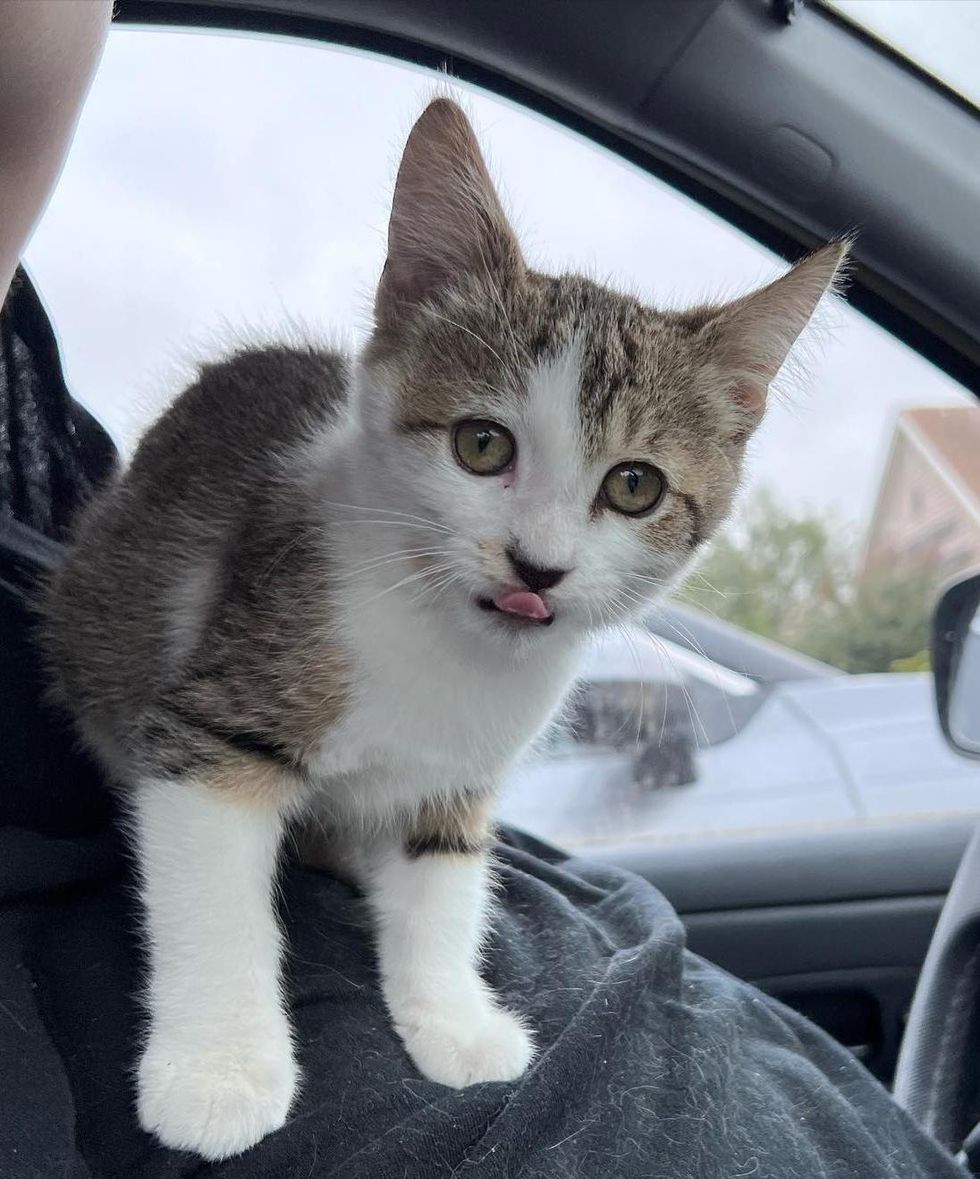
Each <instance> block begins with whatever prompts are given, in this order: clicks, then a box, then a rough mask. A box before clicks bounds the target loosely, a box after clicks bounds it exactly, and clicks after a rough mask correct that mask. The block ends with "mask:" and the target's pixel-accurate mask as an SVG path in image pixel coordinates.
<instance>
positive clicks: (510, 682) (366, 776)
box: [318, 594, 579, 818]
mask: <svg viewBox="0 0 980 1179" xmlns="http://www.w3.org/2000/svg"><path fill="white" fill-rule="evenodd" d="M393 599H394V600H393ZM474 608H475V607H474ZM344 630H345V632H346V634H347V640H348V643H349V644H350V646H351V649H352V651H353V652H355V653H356V662H357V682H356V684H355V689H354V696H353V700H352V703H351V706H350V708H349V709H348V710H347V711H346V713H345V715H344V717H343V719H342V721H341V722H340V724H339V725H337V726H336V727H334V728H332V729H331V730H330V731H329V732H328V733H327V734H325V737H324V740H323V745H322V755H321V757H320V761H319V767H318V768H319V773H320V775H321V777H322V782H323V790H324V794H325V796H326V801H327V802H328V805H329V806H335V807H340V808H343V809H344V810H345V811H347V810H350V811H353V812H355V813H357V814H359V815H361V816H363V817H365V818H369V817H371V816H372V815H374V816H377V815H381V814H384V813H385V812H387V811H389V810H390V809H391V808H392V807H397V806H404V805H408V806H412V805H413V804H416V803H417V802H418V801H419V800H420V799H421V798H425V797H431V796H434V795H440V794H447V793H453V792H455V791H458V790H460V789H463V788H471V789H472V788H481V787H489V786H493V785H494V784H496V783H497V782H498V781H499V779H500V777H501V776H502V775H503V773H504V772H505V771H506V769H507V767H508V766H509V765H510V764H512V763H513V761H514V760H516V759H517V758H518V757H520V755H521V754H522V753H523V752H524V751H525V750H526V749H527V747H528V745H529V744H530V743H531V742H532V741H533V740H534V738H535V737H536V736H537V735H538V734H539V733H541V731H542V730H543V729H544V728H546V726H547V725H548V723H549V721H550V720H551V719H552V718H553V717H554V715H555V713H556V711H557V709H558V708H559V706H560V704H561V701H562V699H563V697H564V695H565V692H566V690H567V688H568V685H569V683H570V682H571V680H572V679H573V677H574V673H575V670H576V667H577V664H578V661H579V648H578V644H577V643H576V642H575V641H574V640H568V639H564V638H563V637H561V636H559V635H555V636H553V641H552V636H550V635H540V636H535V640H536V641H535V642H534V643H532V644H530V645H529V648H528V649H527V650H526V651H523V652H522V651H520V650H519V649H518V648H516V647H515V645H514V644H513V643H512V642H510V641H508V636H502V637H501V638H500V639H499V640H494V639H493V637H492V636H491V635H488V636H486V637H483V636H475V637H474V636H467V635H466V634H465V632H464V633H460V632H458V631H456V630H455V629H453V628H451V627H444V626H443V625H441V624H440V620H439V618H438V615H433V616H431V617H426V616H425V615H424V614H422V613H420V612H419V611H418V609H417V608H415V607H413V605H412V603H411V601H410V600H403V599H401V598H400V597H399V595H397V594H392V595H389V597H388V598H387V599H386V602H385V609H384V610H383V611H376V612H373V613H365V614H363V615H362V614H359V613H358V612H357V611H353V610H351V611H349V612H348V617H347V618H346V619H345V627H344Z"/></svg>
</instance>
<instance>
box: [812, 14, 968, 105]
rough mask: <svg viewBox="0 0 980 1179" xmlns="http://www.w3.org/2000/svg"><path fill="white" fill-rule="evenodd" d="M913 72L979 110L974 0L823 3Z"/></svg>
mask: <svg viewBox="0 0 980 1179" xmlns="http://www.w3.org/2000/svg"><path fill="white" fill-rule="evenodd" d="M824 3H825V4H826V5H827V7H828V8H832V9H834V10H835V11H836V12H839V13H840V14H841V16H844V17H846V18H847V20H849V21H851V22H852V23H853V24H856V25H859V26H860V27H861V28H863V29H864V30H865V31H866V32H868V33H871V34H872V36H874V37H876V38H877V39H878V40H879V41H881V42H883V43H884V44H885V45H887V46H888V47H889V48H890V49H893V50H894V51H895V52H896V53H899V54H901V56H902V57H905V58H907V59H908V60H909V61H911V62H913V63H914V64H915V65H916V66H918V67H919V69H921V70H923V71H924V72H925V73H927V74H931V75H932V76H933V77H934V78H936V79H937V80H938V81H940V82H942V83H943V85H945V86H948V87H949V89H950V90H955V91H956V93H957V94H959V95H960V97H961V98H965V99H966V100H967V101H968V102H970V103H972V104H973V105H974V106H980V70H978V69H977V60H978V58H980V2H978V0H929V3H928V4H910V3H907V2H906V0H902V2H899V0H824Z"/></svg>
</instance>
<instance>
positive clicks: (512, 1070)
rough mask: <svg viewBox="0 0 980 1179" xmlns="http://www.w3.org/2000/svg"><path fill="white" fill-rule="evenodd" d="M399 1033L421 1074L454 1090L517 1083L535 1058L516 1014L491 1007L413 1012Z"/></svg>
mask: <svg viewBox="0 0 980 1179" xmlns="http://www.w3.org/2000/svg"><path fill="white" fill-rule="evenodd" d="M398 1031H399V1033H400V1034H401V1037H402V1039H403V1040H404V1043H405V1047H406V1049H407V1050H408V1054H409V1056H411V1058H412V1060H413V1061H414V1062H415V1065H416V1067H417V1068H418V1070H419V1072H420V1073H422V1075H423V1076H425V1077H428V1078H429V1080H430V1081H438V1082H439V1083H440V1084H441V1085H449V1086H451V1087H452V1088H453V1089H463V1088H465V1087H466V1086H467V1085H477V1084H479V1083H480V1082H481V1081H513V1080H516V1078H517V1077H519V1076H520V1075H521V1074H522V1073H523V1072H524V1070H525V1069H526V1068H527V1066H528V1065H529V1064H530V1063H531V1060H532V1058H533V1056H534V1041H533V1040H532V1039H531V1037H530V1035H529V1034H528V1032H527V1031H526V1030H525V1028H524V1026H523V1025H522V1024H521V1022H520V1020H519V1019H518V1018H517V1016H516V1015H512V1014H511V1013H510V1012H509V1011H500V1010H498V1009H497V1008H495V1007H492V1006H491V1005H490V1004H489V1003H487V1004H486V1005H485V1006H483V1007H482V1009H481V1010H480V1011H478V1012H474V1011H472V1010H465V1011H458V1012H447V1011H438V1010H434V1009H429V1010H427V1011H419V1012H415V1013H413V1017H412V1018H411V1019H410V1020H406V1021H404V1022H399V1023H398Z"/></svg>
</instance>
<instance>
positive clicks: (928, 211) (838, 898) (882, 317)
mask: <svg viewBox="0 0 980 1179" xmlns="http://www.w3.org/2000/svg"><path fill="white" fill-rule="evenodd" d="M115 24H116V25H117V26H119V27H126V26H128V25H133V26H150V27H153V28H180V29H183V28H193V29H197V28H207V29H214V30H225V31H234V32H236V33H248V34H256V35H268V36H281V37H287V38H292V39H297V40H309V41H317V42H323V43H325V44H328V45H332V46H339V47H345V48H349V49H355V50H358V51H365V52H368V53H371V54H375V55H380V56H381V57H384V58H388V59H394V60H398V61H402V62H407V63H411V64H414V65H417V66H423V67H426V68H427V69H430V70H445V71H447V72H448V73H449V75H450V76H451V78H453V79H457V80H459V82H461V83H465V84H468V85H473V86H475V87H478V88H480V89H481V90H483V91H485V92H489V93H492V94H495V95H498V96H501V97H502V98H504V99H506V100H508V101H509V102H511V103H514V104H517V105H519V106H521V107H523V108H525V109H526V110H529V111H532V112H535V113H537V114H539V115H541V116H544V117H545V118H547V119H549V120H552V121H553V122H555V123H558V124H560V125H562V126H564V127H567V128H569V129H571V130H572V131H574V132H576V133H577V134H578V135H580V136H583V137H585V138H587V139H588V140H590V141H592V142H593V143H595V144H598V145H601V146H602V147H603V148H605V149H607V150H608V151H610V152H612V153H614V154H615V155H617V156H619V157H621V158H622V159H624V160H626V161H629V162H630V164H632V165H633V166H635V167H636V168H639V169H641V170H642V171H644V172H647V173H649V174H650V175H652V176H655V177H657V178H659V179H660V180H661V181H663V182H665V183H666V184H668V185H669V186H671V187H672V188H673V189H675V190H676V191H678V192H680V193H682V194H684V195H685V196H686V197H688V198H690V199H691V200H693V201H695V202H696V203H697V204H698V205H700V206H701V207H702V208H704V209H706V210H708V211H710V212H711V213H712V214H714V215H715V216H716V217H719V218H721V219H722V220H724V221H725V222H727V223H729V224H730V225H732V226H734V227H736V228H737V229H738V230H739V231H740V232H741V233H743V234H746V235H748V236H749V237H751V238H753V239H755V240H756V241H757V242H759V243H761V244H762V245H764V246H765V247H766V248H768V249H770V250H772V251H774V252H775V253H776V254H778V255H780V256H781V257H782V258H784V259H786V260H787V261H790V260H795V259H796V258H798V257H800V256H801V255H802V254H803V253H805V252H806V251H807V250H808V249H810V248H812V247H813V246H815V245H816V244H818V243H821V242H823V241H826V240H828V239H831V238H836V237H840V236H842V235H851V234H853V235H855V237H854V246H853V252H852V258H853V261H852V266H851V271H850V275H849V285H848V289H847V296H846V297H847V300H848V302H849V303H850V305H851V306H852V307H853V308H855V309H856V310H857V311H859V312H860V313H862V314H863V315H864V316H866V317H867V318H869V319H870V320H871V321H873V322H874V323H876V324H878V325H880V327H881V328H883V329H885V330H886V331H887V332H888V333H890V334H891V335H892V336H894V337H895V338H897V339H898V340H900V341H902V342H904V344H906V345H908V346H909V347H910V348H911V349H913V350H915V351H916V352H918V353H919V354H920V355H921V356H922V357H924V358H926V359H927V360H928V361H929V362H930V363H931V364H932V365H934V366H936V367H937V368H938V369H940V370H942V371H943V372H944V373H946V374H948V375H949V376H950V377H951V378H953V379H954V380H955V381H956V382H958V383H959V384H960V386H961V387H962V388H963V389H964V390H966V391H967V392H969V393H970V394H972V395H973V396H974V397H976V396H980V316H978V314H977V308H978V307H980V235H978V234H977V232H976V224H977V208H978V203H980V112H978V110H977V109H976V108H975V107H974V106H972V104H971V103H970V101H969V100H968V99H967V98H964V97H962V96H961V95H960V94H958V93H957V92H956V91H955V90H954V89H952V88H950V87H949V86H947V85H945V84H944V83H943V82H941V81H939V80H937V79H936V78H934V77H932V76H931V75H929V74H927V73H926V72H924V71H923V70H922V69H920V68H918V67H917V66H916V65H915V64H914V63H912V62H910V61H909V60H907V59H906V58H905V57H903V56H902V55H900V54H899V53H898V52H897V51H895V50H893V49H891V48H890V47H889V46H887V45H886V44H884V43H883V42H882V41H880V40H878V39H877V38H876V37H874V36H872V35H871V34H870V33H869V32H868V31H866V30H865V29H863V28H861V27H859V26H858V25H856V24H854V23H853V22H852V21H851V20H849V19H847V18H846V17H845V16H844V15H842V13H841V12H840V11H839V10H838V9H837V8H836V7H834V6H832V5H829V4H821V3H816V2H812V3H803V2H797V0H603V2H602V3H601V4H599V3H597V2H596V0H561V2H558V0H494V3H466V4H460V3H458V2H457V0H371V3H368V4H365V3H363V2H362V0H211V2H209V3H198V2H197V0H118V4H117V14H116V17H115ZM896 112H900V115H898V116H896ZM601 215H602V212H601V210H596V216H597V217H598V216H601ZM39 285H40V290H41V294H42V296H43V295H44V287H43V283H41V284H39ZM55 327H56V329H57V322H56V323H55ZM856 395H857V394H856ZM21 539H22V541H23V538H21ZM23 543H24V544H25V546H26V547H25V550H24V551H23V552H22V553H21V554H20V555H19V556H18V554H17V553H16V552H15V549H16V542H15V539H14V538H13V537H12V536H10V537H7V538H6V540H5V547H6V549H7V557H8V559H9V561H10V562H12V563H13V565H16V563H17V561H18V560H19V561H20V563H21V565H27V564H30V563H31V561H34V562H35V563H36V562H37V561H38V559H39V558H38V557H37V553H36V549H31V547H30V545H29V544H27V542H26V541H24V542H23ZM25 553H26V555H25ZM9 576H11V575H8V577H9ZM978 596H980V591H978V588H977V583H976V582H975V581H963V580H961V581H959V582H957V584H956V585H954V586H953V588H952V589H950V590H948V591H947V593H946V594H945V596H944V597H943V598H942V600H941V602H940V603H939V605H938V607H937V612H936V614H935V615H934V619H935V621H934V629H933V635H932V656H933V657H932V667H933V671H934V674H935V680H936V693H937V709H938V715H939V716H940V718H941V720H942V724H943V725H944V726H945V733H946V735H947V737H949V739H950V740H951V742H952V744H953V745H954V746H955V747H956V748H958V750H959V755H960V756H962V757H964V758H970V757H973V758H976V756H977V754H976V751H975V750H974V751H973V752H972V753H971V748H970V743H969V734H968V733H966V734H964V731H963V723H962V722H961V721H957V722H955V723H954V731H953V732H951V731H950V727H949V726H950V721H949V717H950V714H951V711H950V710H951V703H950V701H951V693H952V695H953V696H955V690H954V689H953V687H952V685H954V684H955V683H956V682H957V676H958V673H959V672H961V671H962V670H963V669H964V668H966V667H967V666H968V664H969V661H968V660H967V659H966V657H965V655H963V652H964V651H966V650H967V649H972V652H973V655H974V656H975V657H976V656H977V640H976V638H974V640H973V645H972V648H970V644H969V641H968V640H969V635H970V633H971V632H970V622H971V620H972V618H973V615H974V613H975V611H976V606H977V600H978ZM662 633H664V635H665V637H666V632H662ZM674 634H675V635H676V634H677V631H676V628H675V629H674ZM712 639H713V641H715V642H716V648H715V650H716V651H722V650H723V648H724V644H725V643H726V642H728V641H729V639H728V638H727V637H726V635H725V634H723V633H722V631H721V630H718V631H717V633H716V634H714V635H713V636H712V635H709V636H708V637H707V638H705V639H704V641H705V642H708V641H711V640H712ZM680 642H681V645H684V643H685V640H684V639H683V637H682V638H680ZM699 649H700V648H699ZM716 657H717V658H718V661H719V662H721V663H723V662H724V657H723V656H722V655H717V656H716ZM772 658H773V659H774V660H776V662H778V660H779V658H780V655H779V653H778V652H776V651H774V652H773V655H772ZM738 661H739V657H738V655H737V654H736V655H733V656H729V663H728V666H729V667H731V668H732V670H734V671H737V672H739V673H740V674H743V675H746V676H747V677H748V678H749V679H750V680H751V679H753V678H758V677H759V675H760V674H761V673H759V671H758V669H757V668H755V667H752V666H745V665H744V664H743V665H741V666H736V665H737V664H738ZM773 674H774V675H777V678H778V674H777V673H773ZM787 674H789V673H787ZM964 675H965V672H964ZM965 691H966V689H963V688H962V687H961V696H960V700H961V703H960V704H959V706H958V707H959V708H960V713H962V715H967V714H968V713H969V705H968V704H967V705H963V704H962V700H963V699H965V698H966V697H965V696H964V695H963V693H965ZM976 708H977V702H976V700H974V701H973V709H974V715H976ZM964 709H965V711H964ZM953 711H954V712H955V708H954V710H953ZM960 713H956V715H960ZM957 724H958V725H959V728H958V729H957V728H956V725H957ZM978 787H980V782H978ZM976 811H978V812H980V797H978V800H977V806H976ZM976 818H977V813H976V812H971V811H970V810H969V809H963V810H962V811H961V812H959V813H953V812H943V811H939V812H937V813H936V814H934V815H931V816H930V815H929V814H928V813H922V814H920V815H918V816H917V818H916V821H915V822H914V823H913V822H907V821H893V820H889V819H887V818H886V819H882V820H880V821H876V820H875V819H874V818H873V817H869V818H867V820H866V821H864V822H861V823H847V824H843V823H839V822H835V821H831V820H828V821H827V822H826V823H822V822H820V821H818V820H814V821H812V822H809V823H807V824H805V825H801V826H799V827H795V828H791V829H785V830H781V829H778V828H771V829H768V828H763V829H760V830H755V831H748V830H746V831H742V832H739V833H736V834H733V835H730V836H727V837H725V838H719V837H713V836H712V835H711V834H705V835H704V836H703V837H702V838H697V837H689V838H685V839H683V840H677V841H674V842H671V841H667V840H659V841H651V842H645V841H643V840H638V839H625V838H624V839H622V840H619V841H617V840H615V839H611V840H608V841H607V842H605V843H603V845H602V847H601V850H600V851H597V852H595V854H597V855H601V856H602V858H604V859H605V860H608V861H610V862H612V863H615V864H616V865H619V866H621V867H624V868H628V869H630V870H632V871H633V872H636V873H639V874H640V875H642V876H644V877H645V878H647V879H648V880H649V881H651V882H652V883H653V884H654V885H655V886H656V887H657V888H658V889H660V890H661V891H662V892H663V893H664V894H665V895H666V896H667V898H668V899H669V901H670V902H671V903H672V904H673V905H674V907H675V908H676V910H677V912H678V913H679V914H680V916H681V917H682V919H683V922H684V925H685V927H686V930H687V936H688V940H689V946H690V948H691V949H692V950H693V951H694V952H695V953H697V954H699V955H701V956H703V957H704V958H707V959H709V960H710V961H712V962H714V963H717V964H718V965H720V966H722V967H723V968H725V969H726V970H728V971H730V972H731V973H732V974H734V975H736V976H738V977H740V978H743V979H745V980H748V981H751V982H753V983H754V984H756V985H757V986H759V987H761V988H762V989H763V990H765V991H767V992H769V993H770V994H772V995H774V996H776V997H778V998H779V999H781V1000H782V1001H783V1002H785V1003H786V1004H788V1005H790V1006H792V1007H794V1008H796V1009H797V1010H798V1011H800V1012H802V1013H803V1014H805V1015H806V1016H808V1017H809V1018H810V1019H811V1020H813V1021H814V1022H815V1023H817V1024H818V1025H820V1026H821V1027H823V1028H824V1029H825V1030H827V1031H828V1032H829V1033H830V1034H831V1035H832V1036H834V1037H835V1038H836V1039H837V1040H839V1041H840V1042H841V1043H842V1044H844V1045H845V1046H847V1047H848V1048H849V1049H850V1050H851V1051H852V1052H853V1053H854V1054H855V1055H856V1056H857V1058H858V1059H859V1060H861V1061H862V1062H863V1063H864V1064H865V1065H866V1067H867V1068H868V1069H869V1070H870V1071H871V1072H872V1073H873V1074H874V1075H875V1076H876V1077H878V1078H879V1079H880V1080H881V1081H882V1082H884V1083H885V1084H886V1085H889V1086H894V1087H895V1091H896V1094H897V1095H898V1096H899V1098H900V1100H901V1101H902V1102H903V1103H904V1104H906V1106H907V1107H908V1108H909V1109H910V1110H911V1111H912V1112H913V1113H914V1114H915V1116H916V1117H918V1118H919V1120H920V1121H922V1122H924V1123H925V1124H926V1125H927V1128H928V1129H929V1130H930V1131H931V1132H932V1133H933V1134H934V1135H936V1136H937V1137H938V1138H939V1139H940V1141H942V1142H943V1143H944V1144H945V1145H947V1146H948V1147H950V1148H952V1149H953V1150H959V1149H960V1148H961V1147H962V1146H963V1144H964V1142H966V1147H965V1149H966V1151H967V1155H966V1156H965V1157H967V1158H968V1159H969V1160H970V1161H971V1162H973V1163H974V1165H980V1164H977V1163H976V1159H977V1158H980V1146H976V1145H975V1144H974V1143H973V1142H972V1140H970V1141H967V1140H968V1139H969V1136H970V1134H971V1131H973V1128H974V1126H976V1125H977V1123H978V1121H980V1070H977V1069H976V1067H975V1065H974V1064H973V1063H972V1061H971V1059H970V1054H969V1052H968V1051H966V1046H967V1045H969V1044H971V1043H972V1044H973V1045H975V1044H976V1042H977V1036H978V1035H980V1001H978V999H980V968H978V966H977V960H978V959H977V955H978V952H980V845H978V844H976V843H975V842H973V836H974V829H975V826H976ZM954 880H955V886H954ZM917 988H918V990H917ZM951 996H955V1002H954V1001H953V999H952V998H951ZM951 1012H952V1013H953V1014H951ZM954 1014H955V1021H956V1022H955V1027H954V1026H953V1018H954ZM952 1042H955V1044H957V1045H962V1046H963V1048H962V1050H959V1049H957V1050H952V1049H950V1048H949V1047H948V1046H949V1044H950V1043H952ZM903 1043H904V1046H903ZM943 1045H946V1047H945V1048H943ZM974 1055H975V1053H974ZM974 1150H976V1154H974V1153H973V1152H974ZM977 1173H980V1170H978V1171H977Z"/></svg>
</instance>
